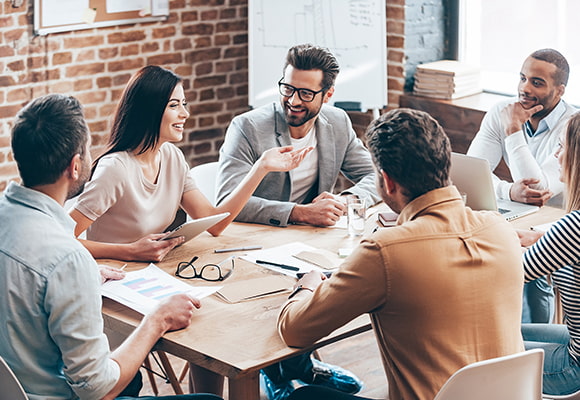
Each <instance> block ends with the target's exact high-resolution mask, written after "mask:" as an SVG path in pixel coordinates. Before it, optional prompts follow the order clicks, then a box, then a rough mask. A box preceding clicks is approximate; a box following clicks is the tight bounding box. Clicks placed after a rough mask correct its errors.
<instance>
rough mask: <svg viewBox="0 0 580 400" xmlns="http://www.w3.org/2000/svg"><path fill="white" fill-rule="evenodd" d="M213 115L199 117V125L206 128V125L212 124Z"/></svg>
mask: <svg viewBox="0 0 580 400" xmlns="http://www.w3.org/2000/svg"><path fill="white" fill-rule="evenodd" d="M214 120H215V118H214V117H201V118H199V127H200V128H206V127H208V126H212V125H213V124H214Z"/></svg>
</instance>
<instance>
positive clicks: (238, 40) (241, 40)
mask: <svg viewBox="0 0 580 400" xmlns="http://www.w3.org/2000/svg"><path fill="white" fill-rule="evenodd" d="M234 44H248V34H247V33H242V34H239V35H234Z"/></svg>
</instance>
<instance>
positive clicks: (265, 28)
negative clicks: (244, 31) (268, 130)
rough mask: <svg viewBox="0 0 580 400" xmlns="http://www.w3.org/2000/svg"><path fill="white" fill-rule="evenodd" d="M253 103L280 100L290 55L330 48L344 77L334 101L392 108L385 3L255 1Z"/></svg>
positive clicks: (340, 78)
mask: <svg viewBox="0 0 580 400" xmlns="http://www.w3.org/2000/svg"><path fill="white" fill-rule="evenodd" d="M249 20H250V21H249V22H250V29H249V41H250V50H249V56H250V62H249V64H250V65H249V68H250V78H249V83H250V104H251V105H252V106H259V105H262V104H266V103H269V102H271V101H273V100H277V88H276V83H277V82H278V80H279V79H280V77H281V76H282V67H283V65H284V57H285V55H286V52H287V50H288V49H289V48H290V47H292V46H293V45H296V44H300V43H313V44H316V45H319V46H323V47H327V48H329V49H330V50H331V51H332V52H333V54H334V55H335V56H336V58H337V60H338V62H339V64H340V68H341V72H340V73H339V75H338V78H337V82H336V91H335V95H334V96H333V99H334V100H335V101H360V102H361V103H362V105H363V109H365V108H381V107H383V106H384V105H386V103H387V91H386V80H387V71H386V15H385V0H295V1H292V2H288V1H285V0H250V3H249Z"/></svg>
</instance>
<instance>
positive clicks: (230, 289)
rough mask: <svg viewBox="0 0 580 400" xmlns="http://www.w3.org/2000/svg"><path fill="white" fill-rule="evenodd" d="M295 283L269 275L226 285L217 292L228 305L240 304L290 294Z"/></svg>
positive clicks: (281, 277) (282, 277)
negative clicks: (284, 293) (280, 294)
mask: <svg viewBox="0 0 580 400" xmlns="http://www.w3.org/2000/svg"><path fill="white" fill-rule="evenodd" d="M293 282H294V281H292V280H291V279H289V278H287V277H285V276H280V275H268V276H264V277H261V278H256V279H250V280H245V281H239V282H233V283H226V284H225V285H224V287H223V288H221V289H220V290H219V291H218V292H217V295H218V296H219V297H221V298H222V299H224V300H225V301H227V302H228V303H239V302H240V301H247V300H253V299H258V298H261V297H264V296H269V295H273V294H278V293H282V292H289V291H290V290H291V288H292V285H293Z"/></svg>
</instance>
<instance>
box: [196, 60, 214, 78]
mask: <svg viewBox="0 0 580 400" xmlns="http://www.w3.org/2000/svg"><path fill="white" fill-rule="evenodd" d="M212 72H213V64H212V63H203V64H198V65H196V66H195V76H202V75H208V74H211V73H212Z"/></svg>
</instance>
